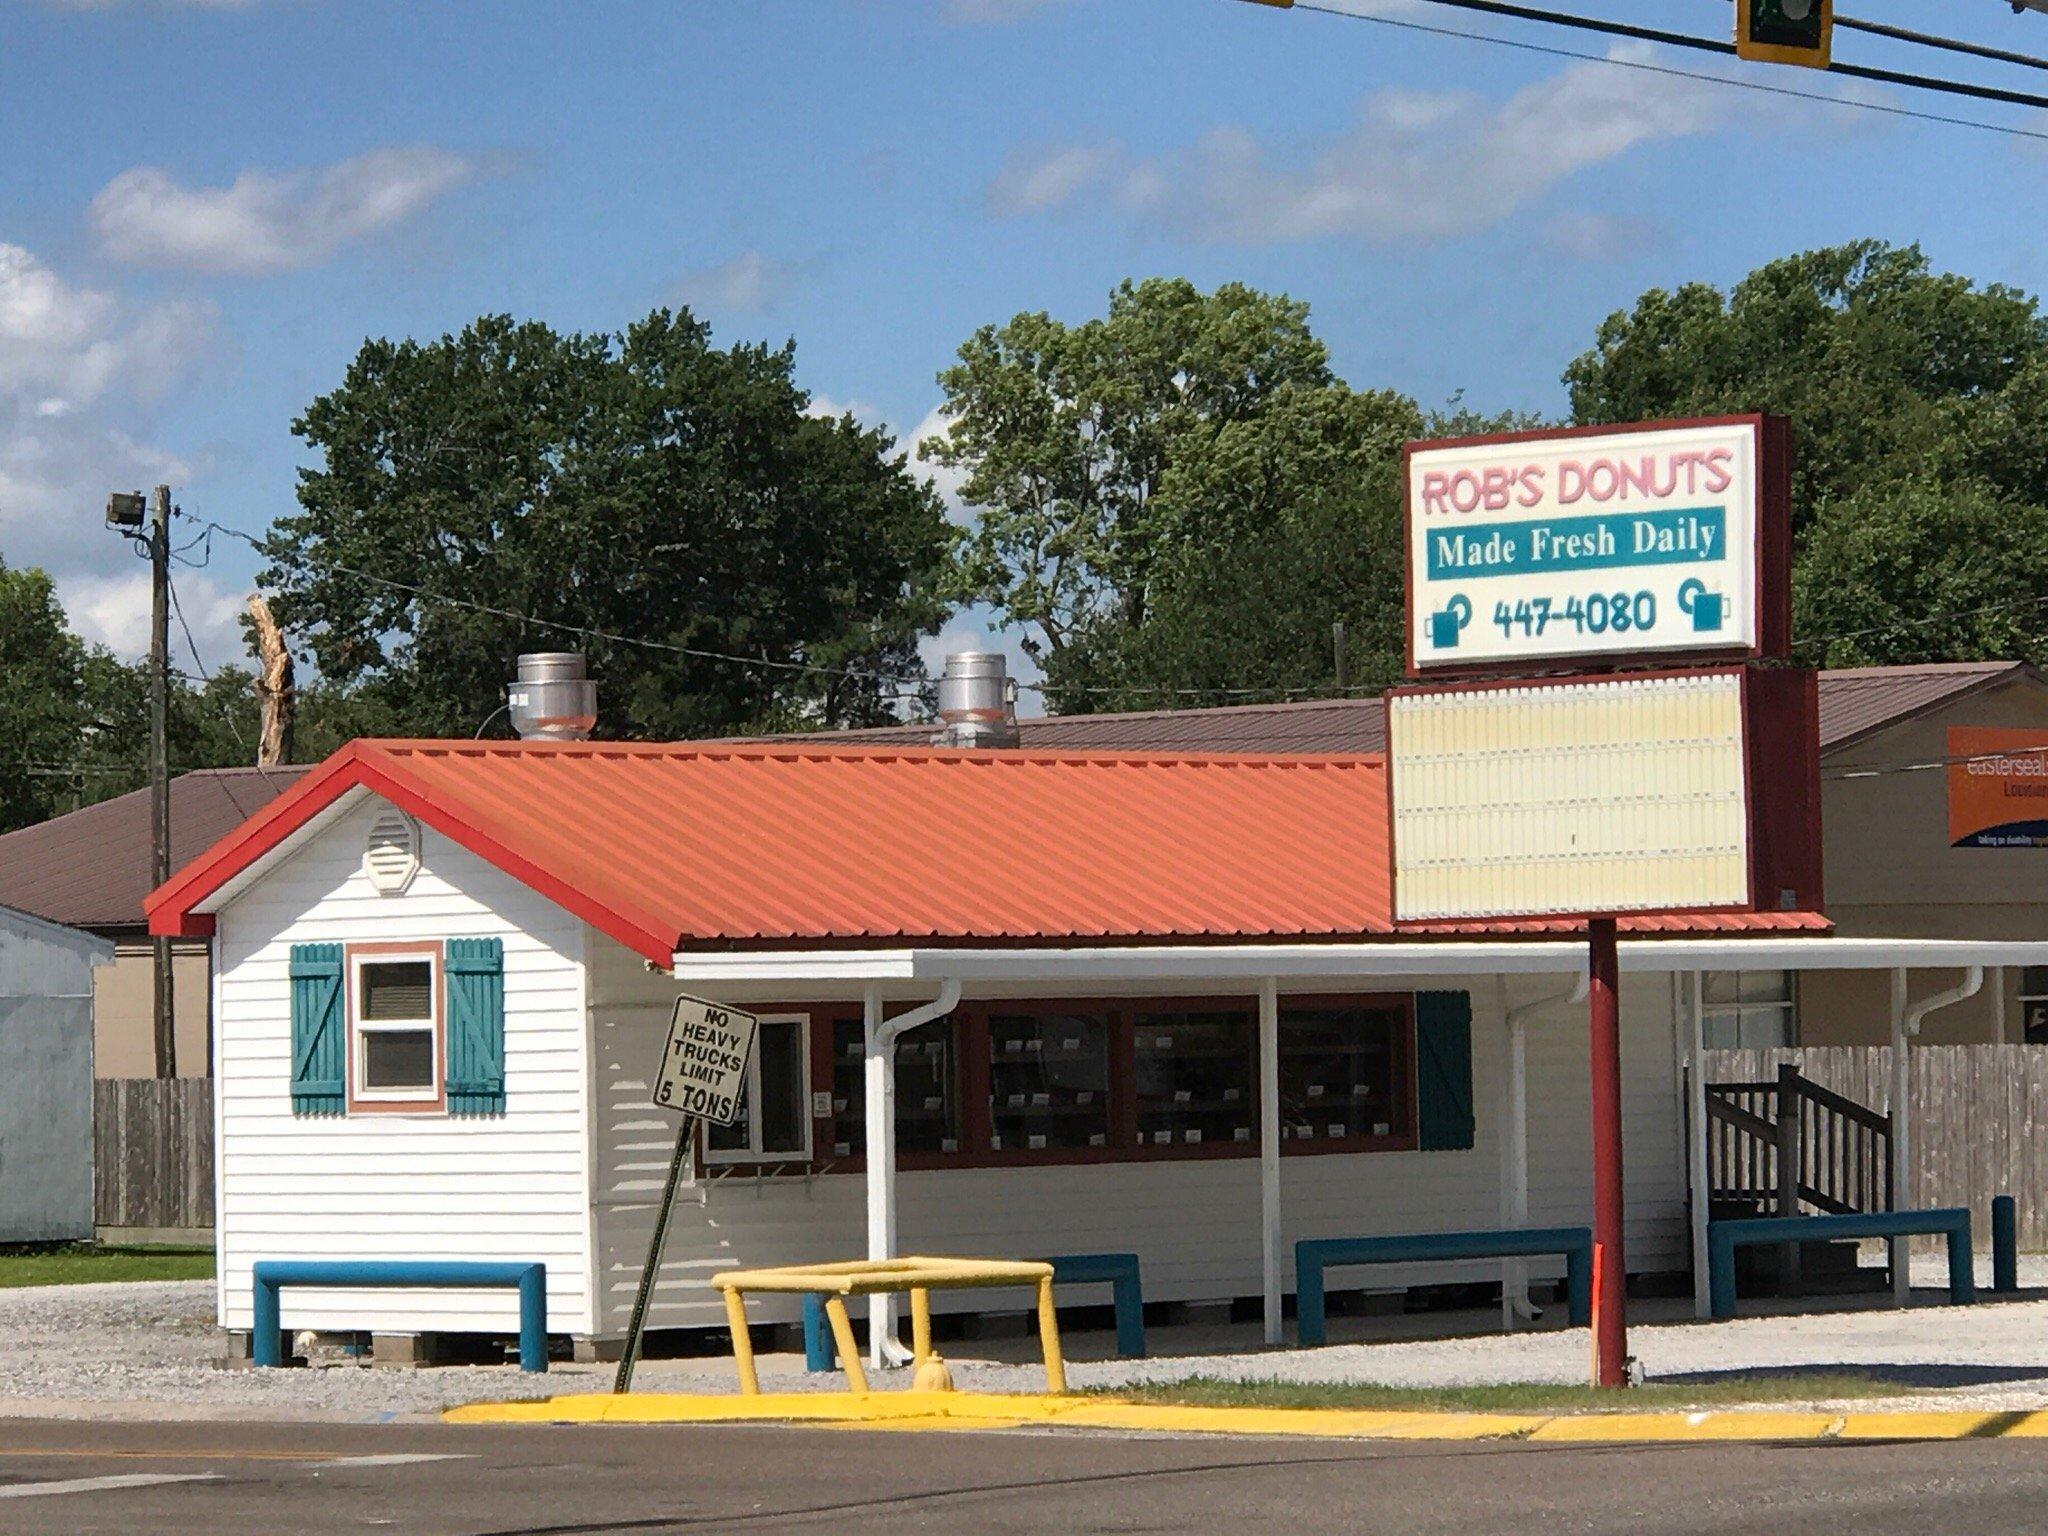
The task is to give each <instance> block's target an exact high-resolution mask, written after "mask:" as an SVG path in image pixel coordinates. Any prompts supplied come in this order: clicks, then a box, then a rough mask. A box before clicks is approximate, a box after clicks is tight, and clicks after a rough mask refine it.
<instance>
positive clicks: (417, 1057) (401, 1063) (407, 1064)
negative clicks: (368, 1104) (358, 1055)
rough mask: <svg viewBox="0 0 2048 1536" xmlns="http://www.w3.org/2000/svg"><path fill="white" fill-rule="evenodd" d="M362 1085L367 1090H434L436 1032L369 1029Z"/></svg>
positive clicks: (364, 1043)
mask: <svg viewBox="0 0 2048 1536" xmlns="http://www.w3.org/2000/svg"><path fill="white" fill-rule="evenodd" d="M362 1041H363V1086H364V1087H365V1088H367V1089H389V1088H423V1089H425V1090H427V1091H428V1092H430V1093H431V1092H432V1091H433V1088H434V1032H433V1031H432V1030H430V1029H370V1030H365V1031H364V1032H363V1035H362Z"/></svg>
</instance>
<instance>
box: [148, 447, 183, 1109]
mask: <svg viewBox="0 0 2048 1536" xmlns="http://www.w3.org/2000/svg"><path fill="white" fill-rule="evenodd" d="M170 610H171V488H170V487H169V486H168V485H160V486H158V487H157V488H156V490H155V491H154V492H153V493H152V494H151V496H150V517H149V820H150V829H151V838H152V841H153V843H154V845H155V846H154V848H153V849H152V855H153V865H152V875H153V878H152V880H151V882H150V883H151V884H152V886H157V885H162V884H163V883H164V882H165V881H166V880H168V879H170V878H171V763H170V750H169V745H168V740H167V738H168V734H169V728H170V708H171V699H170V692H171V680H170V670H171V645H170V624H171V613H170ZM150 943H151V945H152V946H153V948H154V950H155V960H156V1014H155V1017H156V1075H157V1076H158V1077H176V1076H177V1075H178V1033H177V1023H176V1018H175V1014H174V1010H173V1008H172V988H171V941H170V940H169V939H167V938H164V937H162V936H157V937H154V938H152V939H151V940H150Z"/></svg>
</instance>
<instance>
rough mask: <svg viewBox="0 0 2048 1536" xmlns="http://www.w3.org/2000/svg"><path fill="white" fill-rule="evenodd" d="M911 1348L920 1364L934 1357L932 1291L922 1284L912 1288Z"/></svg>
mask: <svg viewBox="0 0 2048 1536" xmlns="http://www.w3.org/2000/svg"><path fill="white" fill-rule="evenodd" d="M910 1350H911V1353H912V1354H913V1355H914V1356H916V1359H917V1363H918V1364H919V1365H923V1364H924V1363H925V1361H927V1360H929V1359H931V1357H932V1293H931V1291H930V1290H928V1289H927V1288H926V1287H924V1286H921V1285H918V1286H912V1287H911V1290H910Z"/></svg>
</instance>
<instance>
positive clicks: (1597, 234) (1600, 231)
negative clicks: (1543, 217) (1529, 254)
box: [1541, 213, 1670, 261]
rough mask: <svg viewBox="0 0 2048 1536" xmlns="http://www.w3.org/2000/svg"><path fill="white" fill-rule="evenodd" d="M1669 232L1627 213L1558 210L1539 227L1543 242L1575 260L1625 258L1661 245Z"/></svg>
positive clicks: (1655, 222)
mask: <svg viewBox="0 0 2048 1536" xmlns="http://www.w3.org/2000/svg"><path fill="white" fill-rule="evenodd" d="M1669 233H1670V231H1669V230H1668V229H1666V227H1665V226H1664V225H1663V224H1662V223H1660V222H1659V221H1658V220H1656V219H1652V218H1643V217H1640V216H1637V215H1634V214H1626V213H1561V214H1559V215H1558V216H1557V217H1556V218H1554V219H1551V220H1550V221H1549V222H1547V223H1546V224H1545V225H1544V226H1543V229H1542V232H1541V235H1542V240H1543V244H1544V245H1545V247H1547V248H1548V249H1549V250H1551V251H1554V252H1555V253H1556V254H1558V255H1560V256H1569V257H1571V258H1572V259H1573V260H1574V261H1626V260H1628V258H1630V257H1631V256H1640V255H1642V254H1643V253H1644V252H1645V251H1648V250H1652V249H1654V248H1656V247H1657V246H1660V245H1662V244H1663V243H1664V242H1665V240H1666V238H1667V237H1668V235H1669Z"/></svg>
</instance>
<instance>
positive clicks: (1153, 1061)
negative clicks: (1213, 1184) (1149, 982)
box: [1131, 1008, 1259, 1147]
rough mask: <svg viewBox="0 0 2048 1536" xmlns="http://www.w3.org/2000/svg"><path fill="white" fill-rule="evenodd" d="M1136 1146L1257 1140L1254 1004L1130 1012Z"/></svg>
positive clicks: (1213, 1143) (1256, 1040)
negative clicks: (1209, 1009)
mask: <svg viewBox="0 0 2048 1536" xmlns="http://www.w3.org/2000/svg"><path fill="white" fill-rule="evenodd" d="M1131 1046H1132V1063H1133V1078H1134V1086H1135V1089H1136V1094H1137V1144H1138V1145H1139V1146H1140V1147H1190V1146H1214V1145H1217V1144H1219V1143H1221V1144H1226V1145H1228V1144H1234V1143H1238V1142H1250V1141H1256V1140H1257V1139H1258V1135H1257V1126H1258V1055H1259V1031H1258V1022H1257V1019H1256V1018H1255V1017H1254V1015H1253V1013H1252V1011H1251V1010H1250V1009H1248V1008H1245V1009H1233V1010H1223V1011H1213V1012H1189V1011H1180V1012H1141V1013H1134V1014H1132V1016H1131Z"/></svg>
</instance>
